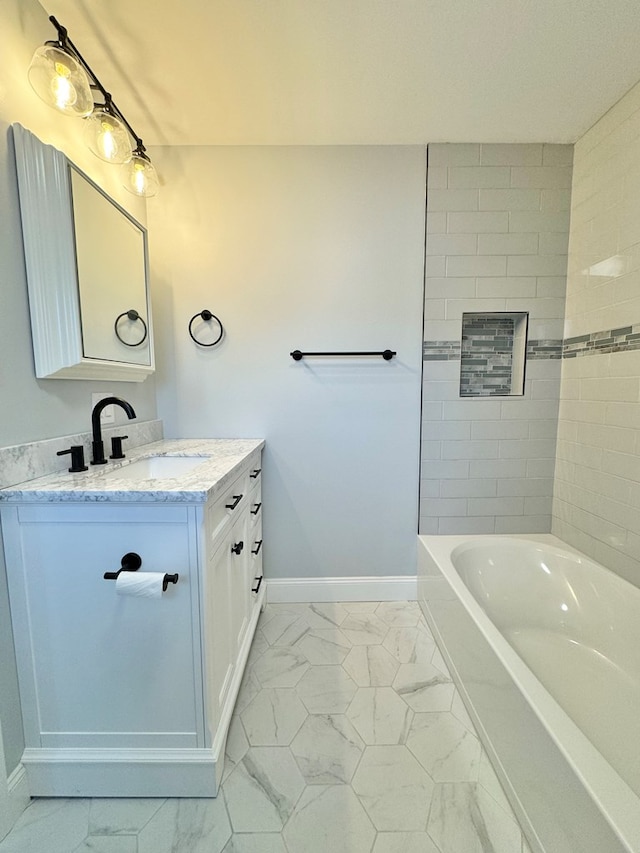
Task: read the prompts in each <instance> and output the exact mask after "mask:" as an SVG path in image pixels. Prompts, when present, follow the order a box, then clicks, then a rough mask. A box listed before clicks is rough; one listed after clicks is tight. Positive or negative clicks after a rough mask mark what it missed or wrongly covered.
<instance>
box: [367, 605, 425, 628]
mask: <svg viewBox="0 0 640 853" xmlns="http://www.w3.org/2000/svg"><path fill="white" fill-rule="evenodd" d="M376 615H377V616H379V617H380V619H382V621H383V622H386V623H387V625H395V626H407V627H411V626H415V625H417V624H418V622H419V621H420V619H422V612H421V610H420V607H419V606H418V604H417V603H416V602H415V601H383V602H382V604H379V605H378V606H377V607H376Z"/></svg>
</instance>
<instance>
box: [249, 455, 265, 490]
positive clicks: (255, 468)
mask: <svg viewBox="0 0 640 853" xmlns="http://www.w3.org/2000/svg"><path fill="white" fill-rule="evenodd" d="M261 480H262V456H261V454H260V453H258V454H256V455H255V456H254V457H253V458H252V459H251V462H250V463H249V483H250V485H251V486H255V485H259V484H260V482H261Z"/></svg>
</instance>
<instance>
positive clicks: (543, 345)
mask: <svg viewBox="0 0 640 853" xmlns="http://www.w3.org/2000/svg"><path fill="white" fill-rule="evenodd" d="M543 358H562V338H558V339H553V338H548V339H544V338H540V339H538V340H529V341H527V359H533V360H534V361H535V360H540V359H543Z"/></svg>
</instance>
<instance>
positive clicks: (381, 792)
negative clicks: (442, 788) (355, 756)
mask: <svg viewBox="0 0 640 853" xmlns="http://www.w3.org/2000/svg"><path fill="white" fill-rule="evenodd" d="M351 784H352V786H353V790H354V791H355V792H356V794H357V795H358V797H359V799H360V802H361V803H362V805H363V806H364V807H365V809H366V810H367V813H368V815H369V817H370V818H371V820H372V822H373V824H374V826H375V827H376V829H378V830H380V831H387V832H392V831H398V832H401V831H404V832H407V831H409V830H413V831H417V832H418V831H424V830H425V829H426V825H427V816H428V810H429V805H430V803H431V795H432V792H433V782H432V781H431V779H430V777H429V774H428V773H426V772H425V770H424V768H423V767H421V766H420V764H419V763H418V761H416V759H415V758H414V756H413V755H412V754H411V753H410V752H409V750H408V749H407V748H406V747H405V746H368V747H367V748H366V749H365V751H364V755H363V756H362V760H361V761H360V764H359V765H358V769H357V770H356V773H355V776H354V777H353V781H352V783H351Z"/></svg>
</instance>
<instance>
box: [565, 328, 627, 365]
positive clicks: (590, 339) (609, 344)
mask: <svg viewBox="0 0 640 853" xmlns="http://www.w3.org/2000/svg"><path fill="white" fill-rule="evenodd" d="M635 349H640V325H638V324H636V325H635V326H623V327H622V328H619V329H607V330H605V331H601V332H591V334H589V335H578V336H577V337H575V338H565V340H564V346H563V351H562V357H563V358H576V357H577V356H579V355H593V354H595V353H607V352H627V351H630V350H635Z"/></svg>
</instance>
